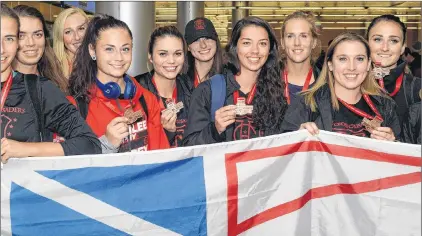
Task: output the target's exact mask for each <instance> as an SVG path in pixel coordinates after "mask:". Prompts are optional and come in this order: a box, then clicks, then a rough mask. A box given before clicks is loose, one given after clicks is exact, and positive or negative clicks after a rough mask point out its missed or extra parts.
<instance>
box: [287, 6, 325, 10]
mask: <svg viewBox="0 0 422 236" xmlns="http://www.w3.org/2000/svg"><path fill="white" fill-rule="evenodd" d="M280 10H322V7H282V6H280Z"/></svg>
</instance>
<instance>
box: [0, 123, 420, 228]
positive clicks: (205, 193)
mask: <svg viewBox="0 0 422 236" xmlns="http://www.w3.org/2000/svg"><path fill="white" fill-rule="evenodd" d="M420 155H421V146H420V145H410V144H403V143H398V142H387V141H379V140H373V139H368V138H362V137H355V136H349V135H342V134H336V133H330V132H325V131H320V133H319V134H318V135H316V136H311V135H309V134H308V132H307V131H297V132H292V133H287V134H281V135H274V136H268V137H263V138H257V139H250V140H242V141H236V142H226V143H218V144H212V145H200V146H195V147H182V148H176V149H169V150H157V151H149V152H138V153H121V154H107V155H86V156H70V157H38V158H21V159H18V158H16V159H11V160H9V162H8V163H7V164H5V165H4V166H3V169H2V171H1V184H2V185H1V235H43V236H49V235H55V236H57V235H63V236H67V235H72V236H74V235H224V236H225V235H228V236H234V235H248V236H250V235H251V236H255V235H257V236H263V235H311V236H317V235H318V236H325V235H333V236H334V235H342V236H347V235H350V236H355V235H363V236H365V235H380V236H381V235H383V236H384V235H391V236H393V235H394V236H396V235H400V236H405V235H409V236H410V235H420V234H421V225H420V221H421V158H420Z"/></svg>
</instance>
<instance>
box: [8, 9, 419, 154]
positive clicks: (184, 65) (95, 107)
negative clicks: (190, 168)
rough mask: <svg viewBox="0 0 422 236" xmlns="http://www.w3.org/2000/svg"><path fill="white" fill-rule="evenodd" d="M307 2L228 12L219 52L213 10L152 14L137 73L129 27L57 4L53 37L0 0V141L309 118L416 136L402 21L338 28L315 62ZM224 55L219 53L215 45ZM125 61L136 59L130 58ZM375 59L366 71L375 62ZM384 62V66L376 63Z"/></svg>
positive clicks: (193, 139) (145, 134) (100, 147)
mask: <svg viewBox="0 0 422 236" xmlns="http://www.w3.org/2000/svg"><path fill="white" fill-rule="evenodd" d="M318 37H319V35H318V33H317V30H316V25H315V18H314V16H313V15H312V13H309V12H303V11H298V12H295V13H293V14H291V15H289V16H288V17H286V18H285V20H284V23H283V25H282V29H281V39H278V38H277V37H276V35H275V33H274V31H273V29H272V28H271V26H270V25H269V24H268V22H266V21H265V20H262V19H261V18H258V17H246V18H244V19H242V20H240V21H238V22H237V23H236V24H235V25H234V26H233V31H232V34H231V38H230V41H229V43H228V45H227V47H226V52H225V56H224V57H223V52H222V49H221V45H220V41H219V39H218V35H217V33H216V31H215V28H214V26H213V24H212V22H211V21H210V20H208V19H206V18H202V17H200V18H196V19H194V20H192V21H190V22H189V23H188V24H187V25H186V28H185V35H182V34H181V33H180V32H179V31H178V30H177V28H176V27H174V26H165V27H159V28H157V29H156V30H155V31H154V32H153V33H152V34H151V37H150V41H149V45H148V52H145V53H148V58H149V62H150V63H151V64H152V67H153V68H151V70H150V71H149V72H147V73H145V74H141V75H137V76H135V77H133V76H131V75H128V74H127V71H128V69H129V67H130V66H131V62H132V49H133V47H134V45H133V38H132V33H131V30H130V29H129V27H128V26H127V25H126V24H125V23H124V22H122V21H120V20H118V19H115V18H113V17H111V16H108V15H96V16H94V17H93V18H92V19H88V17H87V16H86V15H85V13H84V12H83V11H82V10H80V9H75V8H70V9H66V10H64V11H63V12H62V13H61V14H60V15H59V16H58V17H57V19H56V21H55V23H54V27H53V47H51V45H50V41H49V39H50V37H49V32H48V31H47V27H46V23H45V20H44V18H43V16H42V14H41V13H40V12H39V11H38V10H37V9H35V8H33V7H29V6H24V5H19V6H17V7H15V8H13V9H10V8H8V7H7V6H6V5H4V4H2V6H1V40H2V49H1V86H2V91H1V112H2V113H1V114H2V116H1V118H2V119H1V132H2V139H1V155H2V161H3V162H6V161H7V159H8V158H10V157H27V156H60V155H78V154H95V153H115V152H127V151H147V150H154V149H165V148H170V147H178V146H189V145H199V144H210V143H217V142H224V141H233V140H241V139H249V138H255V137H262V136H267V135H273V134H280V133H283V132H289V131H295V130H298V129H307V130H308V131H309V132H310V133H311V134H316V133H318V130H319V129H321V130H327V131H332V132H338V133H344V134H350V135H357V136H363V137H369V138H374V139H380V140H388V141H402V142H408V143H420V142H421V139H420V100H421V98H420V95H421V94H420V89H421V83H420V78H416V77H413V76H412V75H411V74H410V73H409V71H408V68H407V67H406V62H404V61H402V60H401V59H400V58H401V54H403V52H404V49H405V46H406V27H405V25H404V24H403V23H402V22H401V21H400V19H399V18H397V17H395V16H393V15H382V16H379V17H377V18H375V19H373V20H372V22H371V24H370V26H369V27H368V31H367V35H366V38H364V37H362V36H360V35H357V34H354V33H343V34H341V35H339V36H337V37H336V38H335V39H334V40H333V42H332V43H331V45H330V46H329V47H328V49H327V53H326V56H325V61H324V65H323V67H322V69H321V71H320V70H319V69H318V68H317V67H315V66H313V65H314V60H315V59H316V57H318V55H319V52H320V41H319V38H318ZM223 58H226V59H223ZM132 66H133V65H132ZM374 71H375V72H374ZM380 75H381V76H380Z"/></svg>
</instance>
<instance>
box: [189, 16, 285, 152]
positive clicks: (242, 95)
mask: <svg viewBox="0 0 422 236" xmlns="http://www.w3.org/2000/svg"><path fill="white" fill-rule="evenodd" d="M227 48H228V52H227V53H228V60H229V62H228V70H227V71H226V73H224V74H223V79H222V80H214V79H218V78H221V77H216V78H213V79H211V80H208V81H205V82H203V83H201V84H200V85H199V86H198V88H196V89H195V90H194V92H193V94H192V98H191V103H190V108H189V114H190V115H189V119H188V126H187V130H186V131H185V137H184V140H183V143H184V144H185V145H197V144H207V143H216V142H224V141H232V140H240V139H249V138H254V137H261V136H266V135H271V134H277V133H280V132H281V123H282V120H283V117H284V112H285V110H286V108H287V102H286V100H285V98H284V96H283V89H284V84H283V82H282V81H281V80H280V69H279V66H278V62H279V60H278V46H277V38H276V37H275V34H274V32H273V30H272V28H271V26H270V25H269V24H268V23H267V22H266V21H264V20H262V19H261V18H258V17H246V18H244V19H242V20H240V21H238V22H237V23H236V25H235V26H234V28H233V33H232V37H231V39H230V42H229V44H228V47H227ZM214 81H222V84H223V86H224V87H219V88H216V87H214V86H213V83H214ZM213 87H214V88H216V89H217V90H218V91H216V90H213ZM216 92H223V95H222V97H220V96H215V95H216V94H215V93H216ZM213 95H214V96H213ZM214 98H217V99H222V103H221V106H220V107H215V106H214V104H215V103H214V102H213V101H214ZM213 103H214V104H213ZM218 105H220V104H218ZM214 109H215V114H214Z"/></svg>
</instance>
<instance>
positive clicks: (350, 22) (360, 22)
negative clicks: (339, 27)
mask: <svg viewBox="0 0 422 236" xmlns="http://www.w3.org/2000/svg"><path fill="white" fill-rule="evenodd" d="M336 23H337V24H364V23H369V22H363V21H355V22H353V21H337V22H336Z"/></svg>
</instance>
